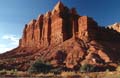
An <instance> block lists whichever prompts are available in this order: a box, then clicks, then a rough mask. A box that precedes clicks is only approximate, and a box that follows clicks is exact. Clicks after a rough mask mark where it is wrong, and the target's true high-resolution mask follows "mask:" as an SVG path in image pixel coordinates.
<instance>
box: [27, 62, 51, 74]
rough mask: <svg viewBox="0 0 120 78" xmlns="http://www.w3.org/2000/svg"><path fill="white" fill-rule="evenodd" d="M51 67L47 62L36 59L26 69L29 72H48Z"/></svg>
mask: <svg viewBox="0 0 120 78" xmlns="http://www.w3.org/2000/svg"><path fill="white" fill-rule="evenodd" d="M51 69H52V66H51V65H50V64H49V63H46V62H44V61H41V60H38V61H36V62H35V63H34V64H33V65H32V66H31V67H30V68H29V69H28V71H29V72H30V73H48V72H49V71H50V70H51Z"/></svg>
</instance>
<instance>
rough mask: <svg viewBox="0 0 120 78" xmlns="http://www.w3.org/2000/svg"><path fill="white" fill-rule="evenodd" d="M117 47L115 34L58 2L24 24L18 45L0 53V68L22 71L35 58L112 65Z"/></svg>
mask: <svg viewBox="0 0 120 78" xmlns="http://www.w3.org/2000/svg"><path fill="white" fill-rule="evenodd" d="M119 48H120V35H119V33H117V32H115V31H112V30H110V29H106V28H104V27H99V26H98V24H97V22H96V21H95V20H93V19H92V18H91V17H88V16H80V15H79V14H78V13H77V11H76V10H75V8H72V9H69V8H67V7H66V6H64V5H63V3H62V2H58V3H57V4H56V6H55V7H54V9H53V10H52V11H49V12H47V13H46V14H44V15H39V16H38V18H37V19H36V20H35V19H34V20H32V21H31V22H30V23H28V24H26V25H25V28H24V30H23V36H22V38H21V39H20V42H19V46H18V47H17V48H16V49H13V50H11V51H9V52H6V53H4V54H1V55H0V69H4V68H8V69H13V68H15V69H18V70H23V71H25V70H27V69H28V68H29V67H30V65H31V64H33V63H34V61H35V60H38V59H42V60H43V59H44V60H45V61H49V62H50V63H51V64H52V65H53V66H54V67H58V66H62V67H66V68H69V69H74V68H75V67H76V66H80V65H83V64H85V63H88V64H92V65H96V66H99V67H103V68H106V67H105V66H106V65H107V66H113V67H114V68H115V67H116V64H117V63H118V62H119V61H120V59H119V56H120V52H119V51H120V50H119Z"/></svg>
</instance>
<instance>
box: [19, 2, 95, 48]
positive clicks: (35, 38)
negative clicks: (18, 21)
mask: <svg viewBox="0 0 120 78" xmlns="http://www.w3.org/2000/svg"><path fill="white" fill-rule="evenodd" d="M96 28H97V23H96V22H95V21H94V20H93V19H92V18H89V17H87V16H79V15H78V14H77V12H76V10H75V9H74V8H73V9H71V10H70V9H69V8H67V7H65V6H64V5H63V4H62V3H61V2H59V3H58V4H57V5H56V6H55V7H54V9H53V11H52V12H47V13H46V14H44V15H41V16H39V17H38V19H37V20H32V21H31V22H30V23H28V24H27V25H26V26H25V29H24V32H23V37H22V39H21V42H20V43H21V44H20V46H21V47H39V48H40V47H48V46H50V45H57V44H60V43H62V42H63V41H65V40H67V39H70V38H72V37H74V38H75V37H78V38H80V39H82V40H85V41H88V39H91V38H92V37H93V38H94V34H95V32H96Z"/></svg>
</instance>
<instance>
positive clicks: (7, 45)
mask: <svg viewBox="0 0 120 78" xmlns="http://www.w3.org/2000/svg"><path fill="white" fill-rule="evenodd" d="M0 40H2V43H0V53H4V52H6V51H10V50H12V49H13V48H15V47H17V46H18V44H19V38H18V37H16V36H15V35H11V34H10V35H9V34H7V35H3V36H2V37H1V38H0ZM3 42H4V43H3Z"/></svg>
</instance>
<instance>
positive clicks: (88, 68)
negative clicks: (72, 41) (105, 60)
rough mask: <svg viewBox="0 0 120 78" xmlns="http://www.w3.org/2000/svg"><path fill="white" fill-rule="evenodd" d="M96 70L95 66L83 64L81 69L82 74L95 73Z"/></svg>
mask: <svg viewBox="0 0 120 78" xmlns="http://www.w3.org/2000/svg"><path fill="white" fill-rule="evenodd" d="M94 68H95V66H93V65H90V64H83V65H82V66H81V67H80V72H93V71H95V70H94Z"/></svg>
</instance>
